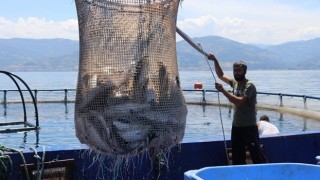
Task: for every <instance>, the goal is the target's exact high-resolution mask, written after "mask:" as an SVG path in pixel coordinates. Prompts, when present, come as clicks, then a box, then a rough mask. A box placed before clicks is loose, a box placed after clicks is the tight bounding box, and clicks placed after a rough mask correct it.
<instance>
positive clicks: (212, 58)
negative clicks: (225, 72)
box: [208, 54, 217, 61]
mask: <svg viewBox="0 0 320 180" xmlns="http://www.w3.org/2000/svg"><path fill="white" fill-rule="evenodd" d="M208 59H209V60H212V61H216V60H217V59H216V57H215V56H214V54H209V57H208Z"/></svg>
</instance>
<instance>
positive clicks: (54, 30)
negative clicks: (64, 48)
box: [0, 17, 79, 40]
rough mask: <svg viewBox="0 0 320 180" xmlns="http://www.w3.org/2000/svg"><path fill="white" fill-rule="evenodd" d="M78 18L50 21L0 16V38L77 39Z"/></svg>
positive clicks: (36, 18)
mask: <svg viewBox="0 0 320 180" xmlns="http://www.w3.org/2000/svg"><path fill="white" fill-rule="evenodd" d="M78 36H79V35H78V20H76V19H69V20H65V21H50V20H46V19H45V18H38V17H29V18H19V19H18V20H16V21H11V20H8V19H6V18H4V17H0V38H6V39H8V38H35V39H50V38H65V39H73V40H77V39H78Z"/></svg>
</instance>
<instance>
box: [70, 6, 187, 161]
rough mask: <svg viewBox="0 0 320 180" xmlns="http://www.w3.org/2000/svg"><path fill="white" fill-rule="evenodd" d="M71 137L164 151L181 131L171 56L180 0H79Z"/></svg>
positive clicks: (113, 148)
mask: <svg viewBox="0 0 320 180" xmlns="http://www.w3.org/2000/svg"><path fill="white" fill-rule="evenodd" d="M76 5H77V13H78V21H79V33H80V61H79V73H78V82H77V95H76V104H75V127H76V135H77V137H78V139H79V140H80V142H81V143H84V144H87V145H88V146H89V147H90V148H91V149H93V150H94V151H97V152H99V153H102V154H113V155H135V154H138V153H140V152H142V151H145V150H148V149H150V148H154V149H165V148H170V147H172V146H174V145H176V144H178V143H180V142H181V141H182V139H183V136H184V130H185V124H186V115H187V108H186V105H185V100H184V97H183V95H182V91H181V87H180V81H179V71H178V66H177V59H176V42H175V35H176V34H175V31H176V18H177V10H178V6H179V0H154V1H134V0H127V1H120V0H77V1H76Z"/></svg>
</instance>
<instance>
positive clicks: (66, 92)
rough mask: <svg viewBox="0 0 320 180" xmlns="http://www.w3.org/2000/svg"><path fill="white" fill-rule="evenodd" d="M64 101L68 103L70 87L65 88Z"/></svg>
mask: <svg viewBox="0 0 320 180" xmlns="http://www.w3.org/2000/svg"><path fill="white" fill-rule="evenodd" d="M64 103H65V104H67V103H68V89H64Z"/></svg>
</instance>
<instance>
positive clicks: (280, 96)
mask: <svg viewBox="0 0 320 180" xmlns="http://www.w3.org/2000/svg"><path fill="white" fill-rule="evenodd" d="M282 96H283V95H282V93H280V94H279V98H280V106H281V107H283V101H282Z"/></svg>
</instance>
